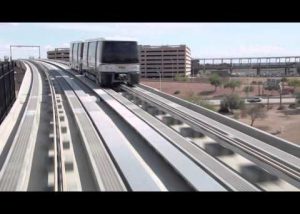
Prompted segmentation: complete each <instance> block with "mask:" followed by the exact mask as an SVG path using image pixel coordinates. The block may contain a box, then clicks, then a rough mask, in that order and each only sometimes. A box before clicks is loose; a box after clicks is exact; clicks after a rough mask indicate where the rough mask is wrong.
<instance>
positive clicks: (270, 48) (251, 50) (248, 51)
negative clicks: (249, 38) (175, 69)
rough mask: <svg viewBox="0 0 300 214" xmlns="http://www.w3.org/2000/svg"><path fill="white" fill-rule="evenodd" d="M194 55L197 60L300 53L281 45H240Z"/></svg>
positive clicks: (208, 50)
mask: <svg viewBox="0 0 300 214" xmlns="http://www.w3.org/2000/svg"><path fill="white" fill-rule="evenodd" d="M193 55H194V57H195V58H221V57H228V58H229V57H272V56H273V57H275V56H298V55H299V52H298V51H296V50H291V49H287V48H285V47H283V46H280V45H239V46H238V47H235V48H222V49H218V48H209V49H206V50H202V51H201V52H196V51H195V52H194V54H193Z"/></svg>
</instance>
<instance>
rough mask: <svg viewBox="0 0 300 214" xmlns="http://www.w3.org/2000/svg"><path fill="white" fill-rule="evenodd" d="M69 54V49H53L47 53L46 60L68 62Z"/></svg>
mask: <svg viewBox="0 0 300 214" xmlns="http://www.w3.org/2000/svg"><path fill="white" fill-rule="evenodd" d="M69 53H70V48H55V49H54V50H52V51H48V52H47V58H48V59H57V60H63V61H69Z"/></svg>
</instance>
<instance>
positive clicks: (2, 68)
mask: <svg viewBox="0 0 300 214" xmlns="http://www.w3.org/2000/svg"><path fill="white" fill-rule="evenodd" d="M14 66H15V62H14V61H13V62H2V63H0V124H1V122H2V121H3V119H4V117H5V115H6V114H7V112H8V111H9V109H10V108H11V106H12V104H13V103H14V101H15V99H16V95H15V77H14Z"/></svg>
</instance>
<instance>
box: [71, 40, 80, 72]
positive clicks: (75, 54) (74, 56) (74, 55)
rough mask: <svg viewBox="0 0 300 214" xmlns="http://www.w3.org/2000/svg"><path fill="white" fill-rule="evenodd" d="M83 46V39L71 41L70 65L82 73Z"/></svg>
mask: <svg viewBox="0 0 300 214" xmlns="http://www.w3.org/2000/svg"><path fill="white" fill-rule="evenodd" d="M82 48H83V42H82V41H77V42H71V45H70V54H69V59H70V67H71V68H72V69H74V70H77V71H79V72H80V73H81V72H82Z"/></svg>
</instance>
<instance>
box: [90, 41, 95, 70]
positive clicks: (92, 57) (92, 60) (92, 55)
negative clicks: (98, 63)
mask: <svg viewBox="0 0 300 214" xmlns="http://www.w3.org/2000/svg"><path fill="white" fill-rule="evenodd" d="M96 44H97V43H96V42H90V43H89V51H88V52H89V53H88V63H89V66H91V67H94V66H95V52H96Z"/></svg>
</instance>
